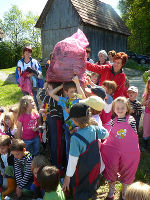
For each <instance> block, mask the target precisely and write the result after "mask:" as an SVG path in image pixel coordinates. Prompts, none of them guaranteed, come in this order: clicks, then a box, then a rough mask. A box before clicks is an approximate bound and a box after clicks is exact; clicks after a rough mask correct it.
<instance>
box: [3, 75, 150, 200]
mask: <svg viewBox="0 0 150 200" xmlns="http://www.w3.org/2000/svg"><path fill="white" fill-rule="evenodd" d="M148 74H149V72H148ZM144 77H145V76H144ZM92 80H93V79H92V73H90V72H87V77H86V80H85V83H84V84H83V85H82V87H81V85H80V81H79V79H78V76H77V75H76V76H74V77H73V79H72V81H70V82H65V83H52V82H48V83H45V85H44V88H43V89H41V91H40V93H39V98H40V99H41V101H42V105H41V109H40V110H39V112H38V111H37V109H36V105H35V102H34V99H33V97H32V96H30V95H26V96H23V97H22V98H21V100H20V103H19V106H18V107H17V108H11V109H10V110H9V111H8V112H6V111H5V112H4V113H3V114H2V117H1V133H0V134H1V135H0V153H1V155H0V158H1V177H2V178H1V179H2V183H1V188H2V187H3V192H2V195H3V196H7V195H8V194H9V193H11V192H12V191H14V190H15V192H16V195H17V198H21V197H22V195H23V194H25V193H26V191H30V190H32V191H33V196H34V198H35V199H37V198H43V199H44V200H48V199H53V200H55V199H58V200H59V199H60V200H63V199H65V195H64V192H65V193H66V191H72V193H73V197H74V199H77V200H81V199H82V200H83V199H84V200H86V199H87V200H88V199H90V198H92V196H93V195H94V194H95V191H96V189H97V188H98V186H99V177H100V174H101V173H102V172H103V174H104V177H105V179H106V180H107V181H108V183H109V192H108V195H107V199H109V200H111V199H114V192H115V182H116V181H117V180H120V181H121V183H122V186H123V187H122V196H121V198H122V200H125V199H127V200H132V199H133V197H130V192H127V191H130V188H131V187H130V186H129V185H130V184H131V183H132V182H133V181H134V178H135V174H136V171H137V168H138V164H139V161H140V149H139V142H138V127H139V121H140V117H141V113H142V105H141V103H140V102H139V101H138V100H137V96H138V88H137V87H135V86H131V87H129V88H128V89H127V93H128V98H126V97H117V98H116V99H113V94H114V92H115V90H116V87H117V86H116V83H115V82H114V81H107V80H106V81H104V82H103V84H102V86H97V85H96V83H97V82H96V81H92ZM93 82H95V83H93ZM149 96H150V81H149V80H146V88H145V92H144V95H143V100H142V104H143V105H144V106H145V114H144V124H143V130H144V134H143V137H144V143H143V150H145V149H146V148H147V143H148V138H149V123H148V120H149V116H150V109H149V108H150V104H149ZM45 124H46V125H45ZM45 126H46V127H47V135H46V138H47V137H48V145H47V146H48V147H49V152H50V155H49V153H48V155H47V157H45V156H43V155H40V150H41V142H43V141H45V142H47V139H46V140H44V139H43V135H42V133H43V134H44V131H45ZM39 133H41V134H39ZM44 153H45V152H44ZM58 169H59V170H58ZM64 173H65V174H66V175H64ZM62 177H64V180H63V179H62ZM60 178H61V179H60ZM61 182H63V184H62V187H61ZM4 183H5V184H4ZM141 187H142V186H141ZM128 188H129V189H128ZM147 188H148V190H149V186H147ZM62 189H63V190H62ZM63 191H64V192H63ZM131 196H133V195H131ZM136 198H137V199H138V197H136ZM136 198H135V199H136ZM145 200H147V199H146V198H145Z"/></svg>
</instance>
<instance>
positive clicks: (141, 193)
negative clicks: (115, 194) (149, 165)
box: [125, 181, 150, 200]
mask: <svg viewBox="0 0 150 200" xmlns="http://www.w3.org/2000/svg"><path fill="white" fill-rule="evenodd" d="M125 199H126V200H150V186H149V185H148V184H145V183H142V182H140V181H138V182H135V183H132V184H131V185H129V186H128V188H127V191H126V194H125Z"/></svg>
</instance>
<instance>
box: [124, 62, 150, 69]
mask: <svg viewBox="0 0 150 200" xmlns="http://www.w3.org/2000/svg"><path fill="white" fill-rule="evenodd" d="M125 67H126V68H131V69H137V70H140V71H143V72H144V71H147V70H148V69H149V67H147V66H145V65H140V64H138V63H137V62H136V61H134V60H132V59H129V60H128V61H127V62H126V64H125Z"/></svg>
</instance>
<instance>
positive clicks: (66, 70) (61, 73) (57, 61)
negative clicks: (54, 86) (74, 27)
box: [46, 29, 89, 82]
mask: <svg viewBox="0 0 150 200" xmlns="http://www.w3.org/2000/svg"><path fill="white" fill-rule="evenodd" d="M88 45H89V42H88V40H87V38H86V36H85V35H84V33H83V32H82V31H81V30H80V29H78V31H77V32H76V33H75V34H73V35H72V36H71V37H68V38H66V39H64V40H62V41H60V42H58V43H57V44H56V45H55V47H54V50H53V58H52V61H51V63H50V67H49V68H48V70H47V73H46V80H47V81H48V82H64V81H71V80H72V78H73V76H74V75H78V77H79V80H80V81H82V82H83V81H84V79H85V77H86V74H85V70H86V69H85V66H86V60H87V55H86V47H87V46H88Z"/></svg>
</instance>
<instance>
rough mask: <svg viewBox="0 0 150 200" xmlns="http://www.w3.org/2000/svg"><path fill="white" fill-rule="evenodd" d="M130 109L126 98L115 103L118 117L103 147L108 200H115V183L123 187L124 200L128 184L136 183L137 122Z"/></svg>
mask: <svg viewBox="0 0 150 200" xmlns="http://www.w3.org/2000/svg"><path fill="white" fill-rule="evenodd" d="M129 111H130V107H129V105H128V101H127V99H126V98H125V97H118V98H116V99H115V100H114V102H113V112H114V113H115V115H116V117H115V118H114V120H113V121H112V128H111V130H110V134H109V137H108V138H107V139H106V140H105V142H104V143H103V144H102V147H101V153H102V158H103V161H104V163H105V171H104V177H105V178H106V180H108V182H109V193H108V197H107V199H110V200H112V199H114V192H115V181H116V180H118V178H119V180H120V181H121V183H122V185H123V189H122V199H123V200H124V199H125V192H126V188H127V185H128V184H131V183H132V182H133V181H134V178H135V174H136V171H137V168H138V164H139V160H140V150H139V142H138V135H137V133H136V122H135V120H134V118H133V117H132V116H130V115H129Z"/></svg>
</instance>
